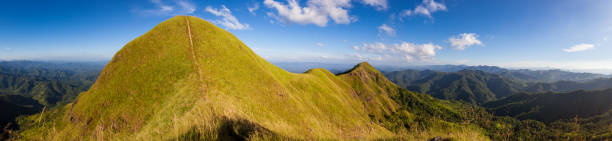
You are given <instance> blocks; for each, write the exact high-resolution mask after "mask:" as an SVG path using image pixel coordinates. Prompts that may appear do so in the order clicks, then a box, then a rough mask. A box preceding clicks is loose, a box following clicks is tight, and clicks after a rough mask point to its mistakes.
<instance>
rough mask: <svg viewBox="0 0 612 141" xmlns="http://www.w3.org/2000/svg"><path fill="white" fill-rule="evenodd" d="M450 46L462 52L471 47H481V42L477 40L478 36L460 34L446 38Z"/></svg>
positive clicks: (474, 34)
mask: <svg viewBox="0 0 612 141" xmlns="http://www.w3.org/2000/svg"><path fill="white" fill-rule="evenodd" d="M448 41H449V42H450V43H451V46H452V47H453V48H455V49H457V50H464V49H465V48H467V47H469V46H473V45H482V42H481V41H480V40H478V34H476V33H462V34H459V35H457V36H454V37H450V38H448Z"/></svg>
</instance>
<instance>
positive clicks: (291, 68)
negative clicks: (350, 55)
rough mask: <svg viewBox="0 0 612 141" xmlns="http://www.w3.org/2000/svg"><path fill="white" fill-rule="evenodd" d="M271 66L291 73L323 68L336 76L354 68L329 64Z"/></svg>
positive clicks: (287, 63) (276, 63) (347, 65)
mask: <svg viewBox="0 0 612 141" xmlns="http://www.w3.org/2000/svg"><path fill="white" fill-rule="evenodd" d="M272 64H274V65H276V66H278V67H280V68H282V69H284V70H287V71H289V72H293V73H303V72H306V71H308V70H310V69H312V68H324V69H327V70H329V71H330V72H332V73H334V74H337V73H341V72H345V71H346V70H349V69H351V68H352V67H353V66H354V65H352V64H351V65H349V64H330V63H320V62H272Z"/></svg>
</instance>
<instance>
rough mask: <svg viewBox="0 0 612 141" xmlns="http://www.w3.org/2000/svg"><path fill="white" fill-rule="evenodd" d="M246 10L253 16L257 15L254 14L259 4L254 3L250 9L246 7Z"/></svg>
mask: <svg viewBox="0 0 612 141" xmlns="http://www.w3.org/2000/svg"><path fill="white" fill-rule="evenodd" d="M247 9H248V10H249V13H251V14H253V15H257V14H256V13H255V11H257V10H258V9H259V3H255V4H254V5H253V6H252V7H250V6H249V7H247Z"/></svg>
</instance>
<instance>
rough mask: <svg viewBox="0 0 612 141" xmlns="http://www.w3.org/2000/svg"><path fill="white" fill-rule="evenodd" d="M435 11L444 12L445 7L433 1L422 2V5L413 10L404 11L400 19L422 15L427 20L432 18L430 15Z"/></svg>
mask: <svg viewBox="0 0 612 141" xmlns="http://www.w3.org/2000/svg"><path fill="white" fill-rule="evenodd" d="M437 11H446V5H444V4H442V3H438V2H435V1H434V0H423V3H421V4H419V5H417V7H415V8H414V9H412V10H410V9H406V10H403V11H402V12H401V13H400V18H401V17H406V16H413V15H422V16H425V17H428V18H432V16H431V14H433V13H434V12H437Z"/></svg>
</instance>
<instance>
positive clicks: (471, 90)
mask: <svg viewBox="0 0 612 141" xmlns="http://www.w3.org/2000/svg"><path fill="white" fill-rule="evenodd" d="M487 68H492V69H487V70H489V71H492V72H504V73H489V72H485V71H482V70H468V69H466V70H461V71H456V72H438V71H432V70H423V71H418V70H404V71H394V72H387V73H385V76H387V78H389V80H391V81H393V82H395V83H396V84H397V85H398V86H400V87H403V88H406V89H409V90H412V91H416V92H420V93H426V94H430V95H432V96H434V97H437V98H441V99H449V100H461V101H466V102H469V103H474V104H482V103H485V102H489V101H493V100H497V99H500V98H503V97H507V96H510V95H512V94H516V93H519V92H531V93H538V92H548V91H554V92H567V91H575V90H600V89H606V88H612V78H603V77H601V75H597V74H584V73H577V74H573V75H569V74H571V73H569V72H562V73H564V74H568V75H564V76H572V77H565V78H566V79H570V78H576V79H573V80H577V78H578V77H579V76H582V75H588V76H592V77H593V78H594V79H589V80H587V79H579V80H581V81H567V80H562V81H557V82H549V83H545V82H533V81H535V80H530V79H527V80H526V79H525V78H535V77H516V76H517V74H520V75H521V76H531V75H533V76H540V75H534V74H542V75H545V76H555V75H556V74H559V72H560V71H529V70H517V71H516V72H513V71H509V70H503V69H495V68H496V67H487ZM493 70H497V71H493ZM500 70H502V71H500ZM509 74H515V75H509ZM595 76H600V77H595ZM541 78H546V80H538V81H550V79H548V78H552V77H541ZM528 80H529V81H528Z"/></svg>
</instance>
